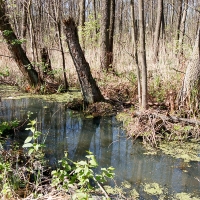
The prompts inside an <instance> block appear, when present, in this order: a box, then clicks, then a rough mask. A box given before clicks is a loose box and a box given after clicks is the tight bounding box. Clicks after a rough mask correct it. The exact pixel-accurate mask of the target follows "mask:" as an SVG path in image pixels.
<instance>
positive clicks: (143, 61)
mask: <svg viewBox="0 0 200 200" xmlns="http://www.w3.org/2000/svg"><path fill="white" fill-rule="evenodd" d="M139 29H140V56H141V58H140V62H141V69H142V107H141V108H142V109H143V110H146V109H147V107H148V105H147V62H146V47H145V27H144V0H139Z"/></svg>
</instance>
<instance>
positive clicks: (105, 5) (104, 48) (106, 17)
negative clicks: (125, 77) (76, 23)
mask: <svg viewBox="0 0 200 200" xmlns="http://www.w3.org/2000/svg"><path fill="white" fill-rule="evenodd" d="M101 13H102V19H101V43H100V62H101V68H102V69H103V70H106V71H108V69H109V68H111V67H112V66H110V63H109V28H110V0H103V1H102V10H101Z"/></svg>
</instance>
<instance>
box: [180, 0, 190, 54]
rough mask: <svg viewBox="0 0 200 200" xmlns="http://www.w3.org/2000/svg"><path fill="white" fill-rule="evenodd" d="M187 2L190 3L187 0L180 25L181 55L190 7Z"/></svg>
mask: <svg viewBox="0 0 200 200" xmlns="http://www.w3.org/2000/svg"><path fill="white" fill-rule="evenodd" d="M187 4H188V0H185V4H184V10H183V16H182V19H181V25H180V38H179V55H183V40H184V36H185V22H186V17H187V9H188V5H187Z"/></svg>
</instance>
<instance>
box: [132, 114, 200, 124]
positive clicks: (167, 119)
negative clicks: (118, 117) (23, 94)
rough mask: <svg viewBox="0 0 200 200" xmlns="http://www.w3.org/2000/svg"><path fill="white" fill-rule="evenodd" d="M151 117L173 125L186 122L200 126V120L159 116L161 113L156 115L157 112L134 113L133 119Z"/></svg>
mask: <svg viewBox="0 0 200 200" xmlns="http://www.w3.org/2000/svg"><path fill="white" fill-rule="evenodd" d="M145 115H148V116H151V117H152V118H160V119H162V120H163V121H168V122H171V123H180V122H184V123H186V124H194V125H200V120H197V119H187V118H180V117H176V116H171V115H169V114H167V115H164V114H159V113H155V112H149V111H148V113H147V112H146V113H145V112H138V111H136V112H134V113H133V115H132V116H133V117H142V116H145Z"/></svg>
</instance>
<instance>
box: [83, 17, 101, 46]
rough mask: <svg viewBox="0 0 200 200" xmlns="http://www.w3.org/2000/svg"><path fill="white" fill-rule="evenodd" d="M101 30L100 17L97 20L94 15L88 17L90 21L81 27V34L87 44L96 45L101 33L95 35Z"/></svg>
mask: <svg viewBox="0 0 200 200" xmlns="http://www.w3.org/2000/svg"><path fill="white" fill-rule="evenodd" d="M99 28H100V15H98V16H97V19H95V17H94V15H93V14H90V15H89V16H88V21H87V22H85V24H84V26H83V27H80V31H79V34H81V35H82V36H83V37H84V40H85V41H87V44H90V45H95V44H97V41H98V39H99V36H100V32H99V31H98V33H95V31H96V30H99Z"/></svg>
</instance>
